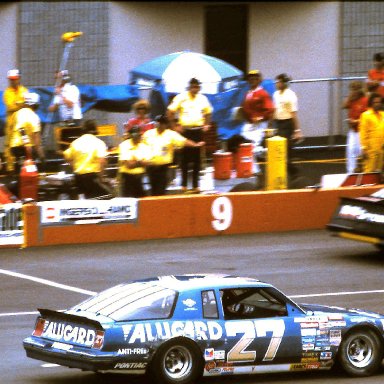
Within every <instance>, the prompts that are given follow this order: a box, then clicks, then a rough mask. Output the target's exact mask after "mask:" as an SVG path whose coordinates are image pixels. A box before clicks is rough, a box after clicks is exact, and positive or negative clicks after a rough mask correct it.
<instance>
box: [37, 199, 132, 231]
mask: <svg viewBox="0 0 384 384" xmlns="http://www.w3.org/2000/svg"><path fill="white" fill-rule="evenodd" d="M38 205H39V207H40V218H41V219H40V220H41V224H42V225H44V226H49V225H62V224H99V223H113V222H117V223H121V222H133V223H134V222H136V221H137V219H138V199H134V198H129V197H126V198H115V199H111V200H62V201H42V202H40V203H38Z"/></svg>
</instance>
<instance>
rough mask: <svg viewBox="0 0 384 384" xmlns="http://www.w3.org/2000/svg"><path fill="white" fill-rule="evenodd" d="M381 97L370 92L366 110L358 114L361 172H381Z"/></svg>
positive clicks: (383, 120)
mask: <svg viewBox="0 0 384 384" xmlns="http://www.w3.org/2000/svg"><path fill="white" fill-rule="evenodd" d="M381 107H382V97H381V96H380V95H379V94H378V93H372V94H371V95H370V96H369V99H368V110H367V111H365V112H363V113H362V114H361V116H360V123H359V132H360V143H361V155H362V158H363V172H364V173H367V172H382V170H383V145H384V112H383V111H381Z"/></svg>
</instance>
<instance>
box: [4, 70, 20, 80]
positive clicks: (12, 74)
mask: <svg viewBox="0 0 384 384" xmlns="http://www.w3.org/2000/svg"><path fill="white" fill-rule="evenodd" d="M20 76H21V74H20V71H19V70H18V69H10V70H9V71H8V72H7V77H8V79H10V80H15V79H19V78H20Z"/></svg>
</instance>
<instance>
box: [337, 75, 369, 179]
mask: <svg viewBox="0 0 384 384" xmlns="http://www.w3.org/2000/svg"><path fill="white" fill-rule="evenodd" d="M342 107H343V108H344V109H347V110H348V119H347V121H348V128H349V129H348V135H347V151H346V152H347V153H346V155H347V156H346V157H347V173H354V172H357V171H358V169H357V168H358V162H357V160H358V158H359V156H360V136H359V120H360V115H361V114H362V113H363V112H365V111H366V110H367V108H368V97H367V96H366V94H365V92H364V83H363V82H362V81H358V80H355V81H352V82H351V83H350V84H349V95H348V96H347V97H346V99H345V100H344V101H343V106H342Z"/></svg>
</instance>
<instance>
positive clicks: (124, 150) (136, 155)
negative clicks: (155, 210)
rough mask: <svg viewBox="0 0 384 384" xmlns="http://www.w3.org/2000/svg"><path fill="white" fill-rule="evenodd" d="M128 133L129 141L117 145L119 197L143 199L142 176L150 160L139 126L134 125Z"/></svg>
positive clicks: (144, 193)
mask: <svg viewBox="0 0 384 384" xmlns="http://www.w3.org/2000/svg"><path fill="white" fill-rule="evenodd" d="M128 133H129V139H127V140H124V141H123V142H122V143H121V144H120V145H119V180H120V184H121V196H123V197H136V198H139V197H144V196H146V192H145V190H144V186H143V176H144V174H145V171H146V170H145V167H146V166H147V165H148V159H149V158H150V152H149V147H148V145H146V144H145V143H143V141H142V132H141V128H140V126H138V125H134V126H133V127H131V129H130V130H129V131H128Z"/></svg>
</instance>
